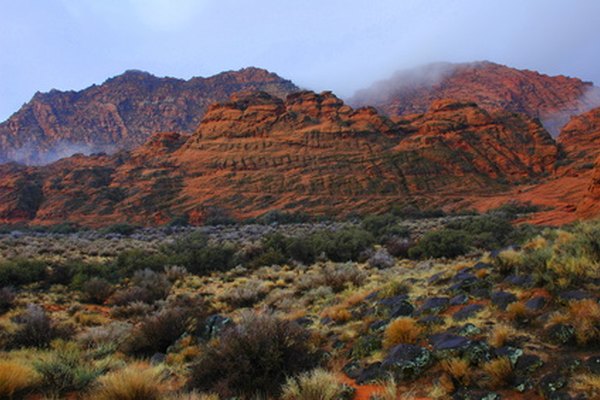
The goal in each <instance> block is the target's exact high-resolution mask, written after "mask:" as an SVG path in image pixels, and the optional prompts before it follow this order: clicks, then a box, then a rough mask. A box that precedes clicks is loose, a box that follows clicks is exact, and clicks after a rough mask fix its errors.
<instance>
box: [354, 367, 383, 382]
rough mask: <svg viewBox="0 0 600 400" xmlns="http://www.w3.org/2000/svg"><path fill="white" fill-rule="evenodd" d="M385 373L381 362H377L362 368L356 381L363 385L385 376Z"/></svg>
mask: <svg viewBox="0 0 600 400" xmlns="http://www.w3.org/2000/svg"><path fill="white" fill-rule="evenodd" d="M384 375H385V374H384V373H383V371H382V369H381V363H380V362H376V363H373V364H370V365H368V366H367V367H365V368H363V369H361V370H360V372H359V373H358V377H357V378H356V383H358V384H359V385H362V384H364V383H369V382H374V381H377V380H380V379H381V378H383V377H384Z"/></svg>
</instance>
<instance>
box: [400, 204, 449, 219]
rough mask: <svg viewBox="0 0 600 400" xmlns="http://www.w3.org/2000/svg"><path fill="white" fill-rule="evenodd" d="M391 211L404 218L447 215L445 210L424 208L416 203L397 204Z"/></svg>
mask: <svg viewBox="0 0 600 400" xmlns="http://www.w3.org/2000/svg"><path fill="white" fill-rule="evenodd" d="M390 213H392V214H393V215H395V216H396V217H399V218H402V219H425V218H440V217H444V216H446V213H445V212H444V211H443V210H440V209H426V210H422V209H420V208H419V207H417V206H415V205H404V206H395V207H392V208H391V209H390Z"/></svg>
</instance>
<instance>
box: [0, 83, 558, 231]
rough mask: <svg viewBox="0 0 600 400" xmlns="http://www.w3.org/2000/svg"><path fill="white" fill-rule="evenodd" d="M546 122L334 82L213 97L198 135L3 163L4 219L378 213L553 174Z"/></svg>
mask: <svg viewBox="0 0 600 400" xmlns="http://www.w3.org/2000/svg"><path fill="white" fill-rule="evenodd" d="M557 157H558V148H557V146H556V144H555V143H554V141H553V140H552V138H551V137H550V135H549V134H548V133H547V132H546V131H545V130H544V129H543V127H542V126H541V125H540V123H539V122H537V121H536V120H535V119H532V118H530V117H527V116H525V115H519V114H514V113H507V112H503V111H493V112H490V111H486V110H485V109H483V108H480V107H478V106H477V105H476V104H474V103H469V102H460V101H455V100H441V101H437V102H434V104H433V105H432V106H431V108H430V109H429V110H428V111H427V112H426V113H424V114H419V115H410V116H406V117H405V118H404V119H402V120H400V121H398V122H394V121H392V120H390V119H388V118H387V117H385V116H382V115H380V114H378V113H377V111H376V110H375V109H374V108H360V109H352V108H351V107H349V106H347V105H345V104H344V103H343V102H342V101H341V100H340V99H338V98H337V97H335V96H334V95H333V94H331V93H329V92H324V93H321V94H317V93H313V92H298V93H294V94H291V95H288V96H287V98H286V100H282V99H281V98H278V97H277V96H273V95H271V94H268V93H265V92H245V93H239V94H236V95H234V96H232V98H231V99H230V101H228V102H224V103H219V104H214V105H212V106H210V107H209V108H208V110H207V112H206V114H205V115H204V118H203V120H202V122H201V123H200V124H199V126H198V128H197V130H196V131H195V132H194V133H193V134H191V135H189V136H188V135H182V134H179V133H173V132H169V133H162V134H158V135H156V136H153V137H152V138H151V139H150V140H149V141H147V142H146V143H145V144H144V145H143V146H141V147H139V148H137V149H135V150H132V151H121V152H118V153H116V154H113V155H92V156H83V155H76V156H73V157H70V158H67V159H63V160H60V161H57V162H55V163H52V164H50V165H48V166H45V167H25V166H18V165H15V164H7V165H4V166H1V167H0V168H1V169H2V170H1V171H0V176H2V180H0V220H1V221H3V222H16V221H32V222H34V223H55V222H62V221H65V220H69V221H74V222H79V223H83V224H86V225H93V226H99V225H105V224H110V223H113V222H117V221H123V220H129V221H132V222H137V223H142V224H146V225H149V224H154V223H163V222H166V221H168V220H170V219H171V218H173V217H174V216H177V215H181V214H188V215H189V216H191V217H192V220H193V221H194V222H199V221H200V220H201V218H202V211H203V210H204V209H205V208H206V207H207V206H218V207H222V208H226V209H228V210H229V211H230V212H232V213H233V214H234V215H235V216H238V217H247V216H255V215H258V214H261V213H263V212H265V211H268V210H271V209H286V210H304V211H308V212H312V213H347V212H351V211H352V212H354V211H364V212H374V211H381V210H382V209H385V208H386V207H389V206H391V205H394V204H399V203H402V202H408V201H411V202H412V201H416V202H419V203H421V204H425V205H428V206H431V205H434V204H437V205H448V204H449V203H452V202H458V201H460V200H461V197H460V196H461V194H462V196H464V195H467V194H468V195H472V196H476V195H479V196H485V195H489V194H494V193H504V192H506V191H508V190H510V188H511V187H512V185H514V184H517V183H527V182H531V181H532V180H536V179H540V177H544V176H547V175H549V174H551V173H553V171H554V164H555V161H556V159H557Z"/></svg>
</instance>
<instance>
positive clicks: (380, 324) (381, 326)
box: [369, 319, 390, 332]
mask: <svg viewBox="0 0 600 400" xmlns="http://www.w3.org/2000/svg"><path fill="white" fill-rule="evenodd" d="M389 323H390V321H389V320H383V319H381V320H379V321H375V322H373V323H372V324H371V325H369V330H370V331H371V332H383V331H384V330H385V327H386V326H387V325H388V324H389Z"/></svg>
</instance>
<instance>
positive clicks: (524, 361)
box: [515, 354, 544, 375]
mask: <svg viewBox="0 0 600 400" xmlns="http://www.w3.org/2000/svg"><path fill="white" fill-rule="evenodd" d="M543 365H544V362H543V361H542V359H541V358H539V357H538V356H536V355H535V354H523V355H522V356H521V357H519V359H518V360H517V363H516V364H515V371H517V372H519V375H520V374H523V373H527V374H530V373H532V372H534V371H536V370H537V369H539V368H541V367H542V366H543Z"/></svg>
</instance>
